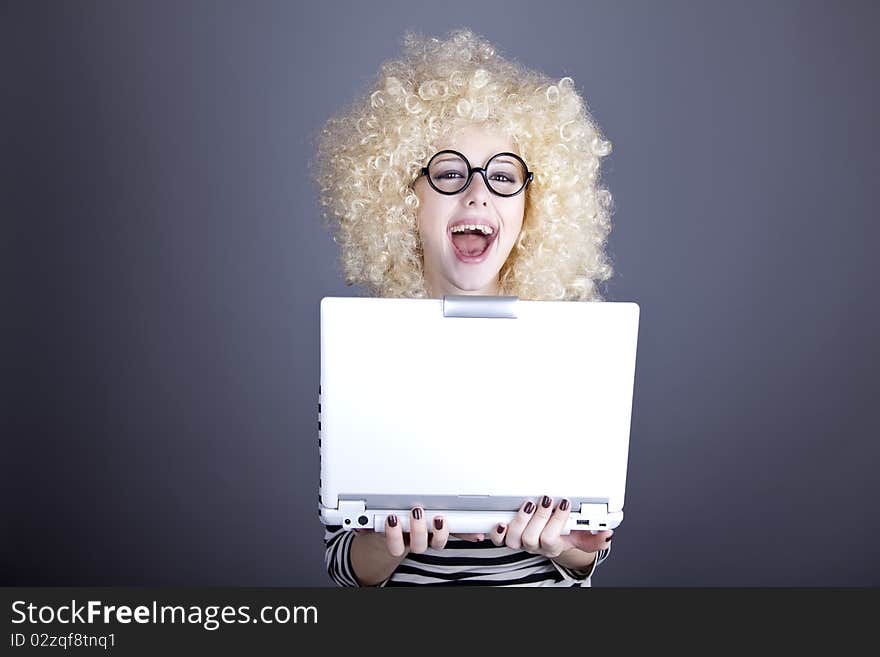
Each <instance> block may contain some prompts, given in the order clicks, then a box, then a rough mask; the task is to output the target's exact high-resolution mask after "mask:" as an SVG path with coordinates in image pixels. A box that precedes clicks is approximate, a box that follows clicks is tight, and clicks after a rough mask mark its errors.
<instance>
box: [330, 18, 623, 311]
mask: <svg viewBox="0 0 880 657" xmlns="http://www.w3.org/2000/svg"><path fill="white" fill-rule="evenodd" d="M403 46H404V48H403V55H402V57H401V58H399V59H394V60H389V61H386V62H384V63H383V64H382V66H381V69H380V71H379V73H378V76H377V79H376V81H375V82H374V83H373V84H372V86H371V87H370V89H369V90H368V91H367V93H366V94H364V95H363V96H362V97H360V98H358V99H357V100H356V101H355V102H353V103H352V104H350V105H349V106H348V107H347V108H345V109H344V110H343V111H342V112H340V113H339V114H337V115H335V116H333V117H332V118H330V119H329V120H328V121H327V122H326V123H325V124H324V126H323V129H322V131H321V134H320V136H319V138H318V145H317V149H316V157H315V162H314V165H315V166H314V171H313V175H314V182H315V184H316V186H317V187H318V189H319V190H320V204H321V207H322V216H323V218H324V220H325V221H326V222H327V225H328V227H329V228H331V229H332V230H334V233H335V234H334V237H333V239H334V241H335V242H336V243H337V244H338V245H339V246H340V248H341V256H342V265H343V268H344V275H345V280H346V283H347V284H349V285H352V284H357V285H363V286H365V287H366V288H367V289H368V290H369V291H370V292H371V293H373V294H375V295H376V296H385V297H426V296H427V292H426V289H425V281H424V275H423V263H422V246H421V243H420V239H419V236H418V230H417V227H416V226H417V225H416V210H417V208H418V206H419V199H418V197H417V196H416V194H415V192H414V190H413V182H414V180H415V178H416V176H417V175H418V173H419V171H420V169H421V167H423V166H424V165H425V163H426V161H427V159H428V158H429V157H430V156H431V155H433V153H434V152H436V150H437V143H438V142H439V141H441V140H442V139H443V138H444V137H445V136H446V135H448V134H450V133H451V132H454V131H456V130H457V129H459V128H461V127H464V126H465V125H469V124H485V125H489V126H492V127H494V128H499V129H500V130H501V131H503V132H504V133H505V134H507V135H509V136H510V137H511V139H512V140H513V142H514V143H515V144H516V146H517V148H518V149H519V154H520V156H521V157H522V158H523V159H524V160H525V161H526V162H527V163H528V164H529V168H530V169H531V170H532V171H534V172H535V179H534V180H533V182H532V185H531V186H530V187H529V189H528V190H526V195H527V198H526V203H525V214H524V217H523V226H522V231H521V232H520V235H519V237H518V239H517V241H516V243H515V245H514V248H513V250H512V251H511V253H510V256H509V257H508V259H507V261H506V262H505V263H504V265H503V266H502V268H501V271H500V273H499V294H504V295H514V296H518V297H520V298H522V299H531V300H581V301H594V300H601V294H600V293H599V291H598V289H597V283H600V282H602V281H605V280H607V279H609V278H610V277H611V275H612V266H611V262H610V260H609V258H608V257H607V256H606V254H605V243H606V239H607V236H608V233H609V232H610V230H611V211H612V198H611V194H610V193H609V191H608V190H607V189H604V188H603V187H602V186H601V185H600V177H599V165H600V159H601V158H602V157H605V156H606V155H608V153H610V151H611V143H610V142H609V141H607V140H606V139H605V138H604V137H603V135H602V134H601V133H600V131H599V128H598V126H597V125H596V122H595V121H594V120H593V117H592V116H591V115H590V113H589V110H588V108H587V105H586V103H585V101H584V100H583V98H582V97H581V96H580V95H579V94H578V92H577V91H576V90H575V86H574V82H573V81H572V79H571V78H570V77H564V78H562V79H561V80H558V81H556V80H553V79H551V78H549V77H547V76H546V75H544V74H543V73H540V72H537V71H533V70H529V69H527V68H525V67H523V66H521V65H519V64H517V63H515V62H513V61H510V60H507V59H504V58H502V57H501V56H499V55H498V54H497V52H496V49H495V48H494V47H493V46H492V44H490V43H489V42H488V41H486V40H485V39H484V38H482V37H480V36H478V35H476V34H474V33H473V32H472V31H470V30H468V29H459V30H454V31H452V32H451V33H450V34H449V36H448V37H447V38H446V39H445V40H443V39H438V38H435V37H430V38H429V37H425V36H423V35H421V34H417V33H413V32H407V33H406V34H405V36H404V40H403Z"/></svg>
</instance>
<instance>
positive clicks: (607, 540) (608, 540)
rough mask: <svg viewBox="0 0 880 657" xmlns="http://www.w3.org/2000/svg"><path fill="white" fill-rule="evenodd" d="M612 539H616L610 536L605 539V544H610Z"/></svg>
mask: <svg viewBox="0 0 880 657" xmlns="http://www.w3.org/2000/svg"><path fill="white" fill-rule="evenodd" d="M612 538H614V537H613V536H609V537H608V538H606V539H605V542H606V543H610V542H611V539H612Z"/></svg>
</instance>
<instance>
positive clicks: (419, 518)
mask: <svg viewBox="0 0 880 657" xmlns="http://www.w3.org/2000/svg"><path fill="white" fill-rule="evenodd" d="M427 549H428V525H427V523H426V522H425V512H424V509H422V507H420V506H417V507H414V508H413V510H412V512H411V513H410V517H409V551H410V552H415V553H416V554H421V553H422V552H424V551H425V550H427Z"/></svg>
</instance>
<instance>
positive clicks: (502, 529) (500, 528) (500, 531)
mask: <svg viewBox="0 0 880 657" xmlns="http://www.w3.org/2000/svg"><path fill="white" fill-rule="evenodd" d="M495 531H497V532H498V533H499V534H503V533H504V525H498V529H496V530H495Z"/></svg>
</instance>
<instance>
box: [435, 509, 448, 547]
mask: <svg viewBox="0 0 880 657" xmlns="http://www.w3.org/2000/svg"><path fill="white" fill-rule="evenodd" d="M447 540H449V525H447V524H446V520H445V519H444V518H443V516H434V531H433V533H432V534H431V547H432V548H434V549H435V550H442V549H443V548H445V547H446V541H447Z"/></svg>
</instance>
